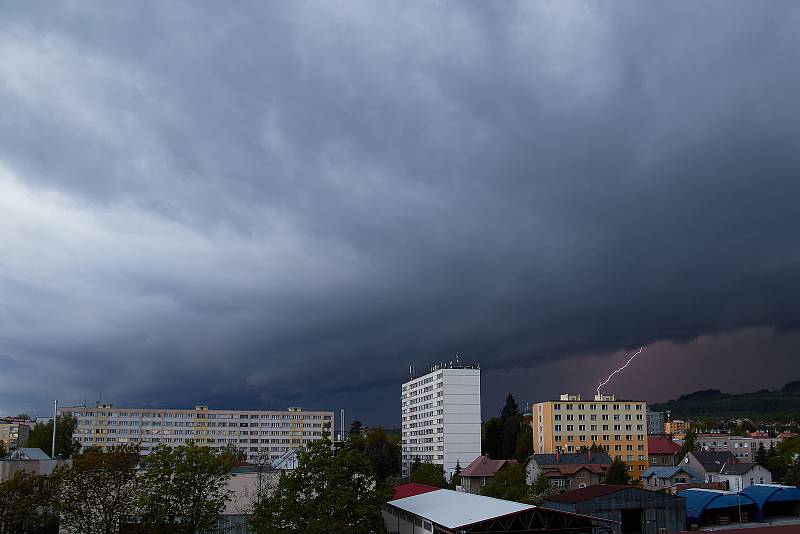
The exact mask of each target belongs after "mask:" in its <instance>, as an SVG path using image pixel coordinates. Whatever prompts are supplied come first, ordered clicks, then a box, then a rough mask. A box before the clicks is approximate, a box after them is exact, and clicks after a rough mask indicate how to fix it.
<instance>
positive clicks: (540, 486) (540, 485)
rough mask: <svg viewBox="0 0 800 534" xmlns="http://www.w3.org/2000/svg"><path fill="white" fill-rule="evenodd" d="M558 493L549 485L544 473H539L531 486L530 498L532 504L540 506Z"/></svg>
mask: <svg viewBox="0 0 800 534" xmlns="http://www.w3.org/2000/svg"><path fill="white" fill-rule="evenodd" d="M556 493H558V490H557V489H556V488H555V487H553V485H552V484H550V479H549V478H547V476H545V474H544V473H539V476H537V477H536V480H535V481H534V483H533V486H531V491H530V496H531V502H532V503H533V504H542V502H544V500H545V499H546V498H548V497H551V496H553V495H555V494H556Z"/></svg>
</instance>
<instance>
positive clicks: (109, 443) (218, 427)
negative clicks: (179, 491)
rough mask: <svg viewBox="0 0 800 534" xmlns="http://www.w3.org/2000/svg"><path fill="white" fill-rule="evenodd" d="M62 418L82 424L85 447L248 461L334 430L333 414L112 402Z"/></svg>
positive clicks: (78, 431)
mask: <svg viewBox="0 0 800 534" xmlns="http://www.w3.org/2000/svg"><path fill="white" fill-rule="evenodd" d="M59 413H60V414H61V415H71V416H73V417H74V418H75V419H76V420H77V426H76V427H75V432H74V433H73V435H72V436H73V438H74V439H76V440H77V441H78V442H79V443H80V444H81V446H82V447H90V446H95V447H100V448H101V449H103V450H108V449H109V448H110V447H114V446H119V445H139V447H140V448H141V452H142V454H147V453H149V452H150V451H151V450H152V449H153V448H155V447H157V446H158V445H167V446H169V447H176V446H178V445H182V444H184V443H188V442H189V441H193V442H194V443H197V444H198V445H207V446H209V447H215V448H221V447H228V446H232V447H235V448H236V449H238V450H240V451H243V452H244V453H246V455H247V459H248V460H251V461H252V460H256V459H258V458H259V457H261V458H267V457H269V458H270V459H276V458H280V457H281V455H283V454H284V453H285V452H287V451H289V450H292V449H297V448H299V447H301V446H302V445H305V444H307V443H310V442H312V441H316V440H319V439H322V431H323V428H325V427H326V426H328V428H329V432H332V431H333V425H334V421H333V412H306V411H303V409H301V408H289V409H288V410H287V411H261V410H211V409H209V407H208V406H195V407H194V409H187V410H180V409H166V408H117V407H115V406H114V405H112V404H97V405H96V406H95V407H94V408H91V407H86V406H73V407H64V408H61V409H59Z"/></svg>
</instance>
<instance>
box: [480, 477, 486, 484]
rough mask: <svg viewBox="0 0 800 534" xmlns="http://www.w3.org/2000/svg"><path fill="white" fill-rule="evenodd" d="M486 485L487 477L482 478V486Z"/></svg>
mask: <svg viewBox="0 0 800 534" xmlns="http://www.w3.org/2000/svg"><path fill="white" fill-rule="evenodd" d="M485 485H486V477H481V486H485Z"/></svg>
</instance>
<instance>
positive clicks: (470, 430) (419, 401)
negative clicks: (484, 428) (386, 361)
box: [401, 361, 481, 478]
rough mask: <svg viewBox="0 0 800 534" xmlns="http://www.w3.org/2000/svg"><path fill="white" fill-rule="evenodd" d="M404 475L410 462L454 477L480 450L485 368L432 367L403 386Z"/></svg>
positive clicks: (451, 363) (456, 365)
mask: <svg viewBox="0 0 800 534" xmlns="http://www.w3.org/2000/svg"><path fill="white" fill-rule="evenodd" d="M401 406H402V425H403V442H402V449H403V458H402V464H403V476H408V474H409V471H410V468H411V464H412V463H413V462H414V460H415V459H417V458H419V460H420V461H421V462H426V463H433V464H440V465H442V466H444V470H445V474H446V476H447V477H448V478H449V477H450V476H452V473H453V471H454V470H455V469H456V465H460V466H461V467H462V468H464V467H466V466H468V465H469V464H470V463H471V462H472V460H474V459H475V458H477V457H478V456H480V454H481V370H480V368H479V367H478V366H472V365H464V364H462V363H461V362H459V361H456V362H450V363H442V364H439V365H435V366H433V367H431V369H430V372H428V373H426V374H425V375H422V376H419V377H414V376H412V377H411V378H409V379H408V380H407V381H406V382H405V383H404V384H403V386H402V389H401Z"/></svg>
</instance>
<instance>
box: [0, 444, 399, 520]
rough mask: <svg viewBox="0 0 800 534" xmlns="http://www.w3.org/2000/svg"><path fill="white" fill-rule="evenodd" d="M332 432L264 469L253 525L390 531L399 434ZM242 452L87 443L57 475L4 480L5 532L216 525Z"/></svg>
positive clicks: (0, 510) (1, 513) (0, 505)
mask: <svg viewBox="0 0 800 534" xmlns="http://www.w3.org/2000/svg"><path fill="white" fill-rule="evenodd" d="M329 436H330V435H329V434H328V432H327V430H326V431H325V432H324V433H323V437H322V439H321V440H319V441H316V442H312V443H310V444H308V445H306V446H305V448H304V449H300V450H299V451H298V464H297V467H296V468H295V469H294V470H292V471H289V472H286V473H283V474H281V475H280V476H278V478H277V480H267V478H269V477H272V476H273V474H272V473H270V472H269V470H261V469H259V470H258V483H257V485H256V488H255V491H254V494H253V495H251V497H252V498H251V501H250V503H249V511H250V512H251V515H250V519H249V521H250V527H251V528H252V530H253V531H254V532H256V533H278V532H303V533H310V534H316V533H319V534H322V533H327V532H331V531H333V532H341V533H345V534H362V533H372V532H381V531H382V521H381V516H380V507H381V505H382V504H383V503H385V502H386V501H387V500H388V498H389V497H390V495H391V491H392V482H391V480H392V479H393V478H394V479H397V478H399V476H398V475H399V472H400V467H399V454H395V452H396V451H395V447H397V448H398V449H399V444H398V438H397V437H395V436H392V435H389V434H387V433H386V432H385V431H383V429H381V428H377V429H373V430H371V431H369V432H367V433H365V434H363V435H362V434H361V433H359V432H354V433H352V434H351V438H352V439H349V440H348V442H347V444H346V446H344V447H341V448H339V449H338V450H336V449H334V446H333V443H332V442H331V440H330V437H329ZM242 459H243V456H242V454H241V453H240V452H239V451H237V450H235V449H233V448H229V449H212V448H209V447H206V446H198V445H196V444H193V443H188V444H186V445H181V446H178V447H175V448H169V447H166V446H160V447H158V448H156V449H154V450H153V451H152V452H151V453H150V454H148V455H147V456H146V457H144V458H141V457H140V455H139V449H138V448H136V447H119V448H115V449H112V450H110V451H101V450H97V449H87V450H85V451H83V452H81V453H79V454H77V455H76V456H75V457H74V458H73V461H72V462H71V464H69V465H63V466H60V467H58V468H56V470H55V471H54V472H53V474H52V475H50V476H39V475H34V474H29V473H22V472H19V473H17V474H15V475H14V477H13V478H12V479H11V480H8V481H6V482H3V483H2V484H0V533H3V534H5V533H28V532H37V533H50V532H52V533H56V532H69V533H75V534H78V533H80V534H95V533H98V534H112V533H118V532H126V533H148V534H162V533H177V534H195V533H201V532H216V531H218V530H219V521H220V518H221V516H220V514H222V512H223V511H224V510H225V508H226V506H228V504H229V503H230V502H231V500H232V498H233V496H234V495H233V492H232V490H231V489H230V487H229V482H230V480H231V478H232V477H233V476H234V473H233V468H234V466H235V465H236V464H237V463H239V462H241V461H242ZM265 465H266V462H265ZM241 512H242V513H244V512H245V511H241Z"/></svg>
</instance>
